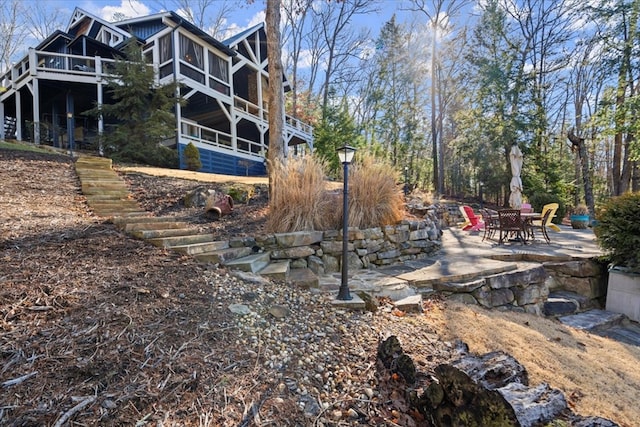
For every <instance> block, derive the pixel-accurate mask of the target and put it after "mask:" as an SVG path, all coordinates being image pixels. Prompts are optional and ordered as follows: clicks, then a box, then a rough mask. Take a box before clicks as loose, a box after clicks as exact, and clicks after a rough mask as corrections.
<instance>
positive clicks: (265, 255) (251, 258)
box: [222, 248, 271, 273]
mask: <svg viewBox="0 0 640 427" xmlns="http://www.w3.org/2000/svg"><path fill="white" fill-rule="evenodd" d="M242 249H249V251H250V252H251V248H242ZM270 261H271V253H270V252H259V253H255V254H250V255H246V256H243V257H238V258H235V259H232V260H229V261H226V262H222V263H223V264H224V265H225V267H228V268H230V269H232V270H241V271H247V272H251V273H257V272H259V271H261V270H263V269H264V268H265V267H267V266H268V265H269V262H270Z"/></svg>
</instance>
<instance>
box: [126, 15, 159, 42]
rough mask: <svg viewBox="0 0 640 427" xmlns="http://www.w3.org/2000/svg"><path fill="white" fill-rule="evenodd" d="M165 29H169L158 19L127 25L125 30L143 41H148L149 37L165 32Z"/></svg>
mask: <svg viewBox="0 0 640 427" xmlns="http://www.w3.org/2000/svg"><path fill="white" fill-rule="evenodd" d="M165 28H167V27H166V25H164V24H163V23H162V20H160V19H157V20H153V21H149V22H143V23H136V24H133V25H127V26H125V27H124V28H123V29H124V30H126V31H128V32H130V33H131V34H133V35H134V36H136V37H138V38H140V39H142V40H147V39H148V38H149V37H151V36H153V35H154V34H156V33H158V32H160V31H162V30H164V29H165Z"/></svg>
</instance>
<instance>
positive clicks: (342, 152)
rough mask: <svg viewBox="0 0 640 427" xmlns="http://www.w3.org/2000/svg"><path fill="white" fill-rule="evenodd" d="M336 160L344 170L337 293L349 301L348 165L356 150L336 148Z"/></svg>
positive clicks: (340, 298) (340, 297) (346, 146)
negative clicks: (339, 271) (340, 252)
mask: <svg viewBox="0 0 640 427" xmlns="http://www.w3.org/2000/svg"><path fill="white" fill-rule="evenodd" d="M337 151H338V158H339V159H340V162H341V163H342V166H343V168H344V172H343V175H344V178H343V182H344V185H343V190H342V281H341V282H340V290H339V291H338V299H339V300H343V301H349V300H351V299H353V297H352V296H351V294H350V293H349V283H348V281H349V278H348V275H349V261H348V250H349V238H348V237H349V197H348V196H349V163H351V160H353V155H354V154H355V152H356V149H355V148H353V147H350V146H348V145H345V146H342V147H340V148H338V150H337Z"/></svg>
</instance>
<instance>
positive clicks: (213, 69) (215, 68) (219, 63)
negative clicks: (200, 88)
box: [209, 52, 229, 83]
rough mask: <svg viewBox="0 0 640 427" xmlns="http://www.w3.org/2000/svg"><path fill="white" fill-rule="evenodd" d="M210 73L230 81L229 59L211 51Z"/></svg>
mask: <svg viewBox="0 0 640 427" xmlns="http://www.w3.org/2000/svg"><path fill="white" fill-rule="evenodd" d="M209 74H211V75H212V76H214V77H215V78H217V79H218V80H222V81H223V82H225V83H229V66H228V63H227V61H225V60H224V59H222V58H220V57H219V56H218V55H216V54H214V53H212V52H209Z"/></svg>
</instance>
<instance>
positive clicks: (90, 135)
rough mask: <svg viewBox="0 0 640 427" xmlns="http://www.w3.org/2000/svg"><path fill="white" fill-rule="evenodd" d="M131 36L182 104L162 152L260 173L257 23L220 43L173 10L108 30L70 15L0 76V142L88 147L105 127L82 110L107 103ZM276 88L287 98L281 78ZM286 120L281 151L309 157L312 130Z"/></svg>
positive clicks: (264, 78) (265, 138)
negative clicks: (173, 85)
mask: <svg viewBox="0 0 640 427" xmlns="http://www.w3.org/2000/svg"><path fill="white" fill-rule="evenodd" d="M132 37H136V38H137V39H138V40H139V41H140V42H141V43H142V46H143V53H144V56H145V58H146V60H147V62H148V63H149V64H150V65H152V66H153V67H154V69H155V71H156V76H157V80H158V82H159V83H166V82H170V81H174V80H176V81H179V82H181V83H182V84H183V88H182V93H181V95H182V97H183V98H184V99H185V100H186V104H185V105H183V106H179V105H176V107H175V111H174V113H175V117H176V135H175V138H174V139H171V140H169V141H166V142H165V144H166V145H167V146H169V147H173V148H175V149H177V150H178V152H179V153H180V154H182V152H183V150H184V148H185V146H186V145H187V144H188V143H190V142H192V143H193V144H194V145H195V146H196V147H197V148H198V149H199V151H200V157H201V161H202V165H203V166H202V169H201V171H205V172H212V173H224V174H231V175H245V174H248V175H263V174H264V173H265V165H264V156H265V155H266V150H267V147H268V142H269V125H268V109H267V104H268V103H267V101H268V99H267V97H268V84H269V75H268V63H267V43H266V33H265V29H264V24H260V25H257V26H255V27H253V28H250V29H248V30H246V31H243V32H241V33H240V34H237V35H235V36H234V37H231V38H229V39H227V40H224V41H219V40H216V39H215V38H213V37H211V36H210V35H208V34H207V33H206V32H204V31H202V30H201V29H199V28H197V27H196V26H194V25H193V24H192V23H190V22H188V21H187V20H185V19H183V18H182V17H180V16H179V15H178V14H176V13H174V12H162V13H158V14H154V15H149V16H145V17H141V18H134V19H128V20H124V21H119V22H114V23H111V22H106V21H105V20H102V19H100V18H98V17H96V16H93V15H91V14H90V13H88V12H86V11H84V10H82V9H79V8H76V9H75V11H74V12H73V16H72V17H71V20H70V22H69V25H68V27H67V29H66V31H64V32H63V31H56V32H55V33H53V34H51V35H50V36H49V37H48V38H47V39H46V40H44V41H43V42H42V43H40V44H39V45H38V46H36V47H35V48H30V49H29V52H28V55H27V56H26V57H25V58H24V59H23V60H21V61H20V62H18V63H17V64H15V65H14V66H12V67H11V68H10V69H9V70H8V71H6V72H5V73H4V74H2V75H0V133H1V134H0V137H2V138H6V139H10V138H15V139H18V140H29V141H33V142H36V143H44V144H50V145H54V146H58V147H69V148H83V147H87V146H90V145H91V144H95V141H97V139H98V138H97V137H98V135H100V134H101V133H104V132H108V130H109V123H105V121H104V120H103V119H92V118H90V117H88V116H86V115H84V114H83V112H85V111H87V110H89V109H91V108H92V107H94V106H95V105H100V104H103V103H109V102H110V99H109V91H108V90H107V87H106V83H107V81H106V79H105V77H106V76H108V74H109V70H110V68H111V66H112V65H113V63H114V59H115V58H118V57H120V56H122V51H123V48H124V45H125V43H126V42H127V41H128V40H129V39H130V38H132ZM283 82H284V88H285V90H288V89H289V84H288V82H287V80H286V77H285V76H283ZM284 122H285V129H284V139H285V141H284V142H286V144H285V146H286V147H291V146H295V145H298V146H300V147H299V150H298V151H299V152H300V151H301V152H305V151H310V150H312V148H313V139H312V128H311V126H309V125H308V124H305V123H303V122H301V121H300V120H297V119H295V118H293V117H289V116H286V117H285V118H284ZM180 157H181V158H182V155H181V156H180ZM181 163H182V164H181V167H184V161H181Z"/></svg>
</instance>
